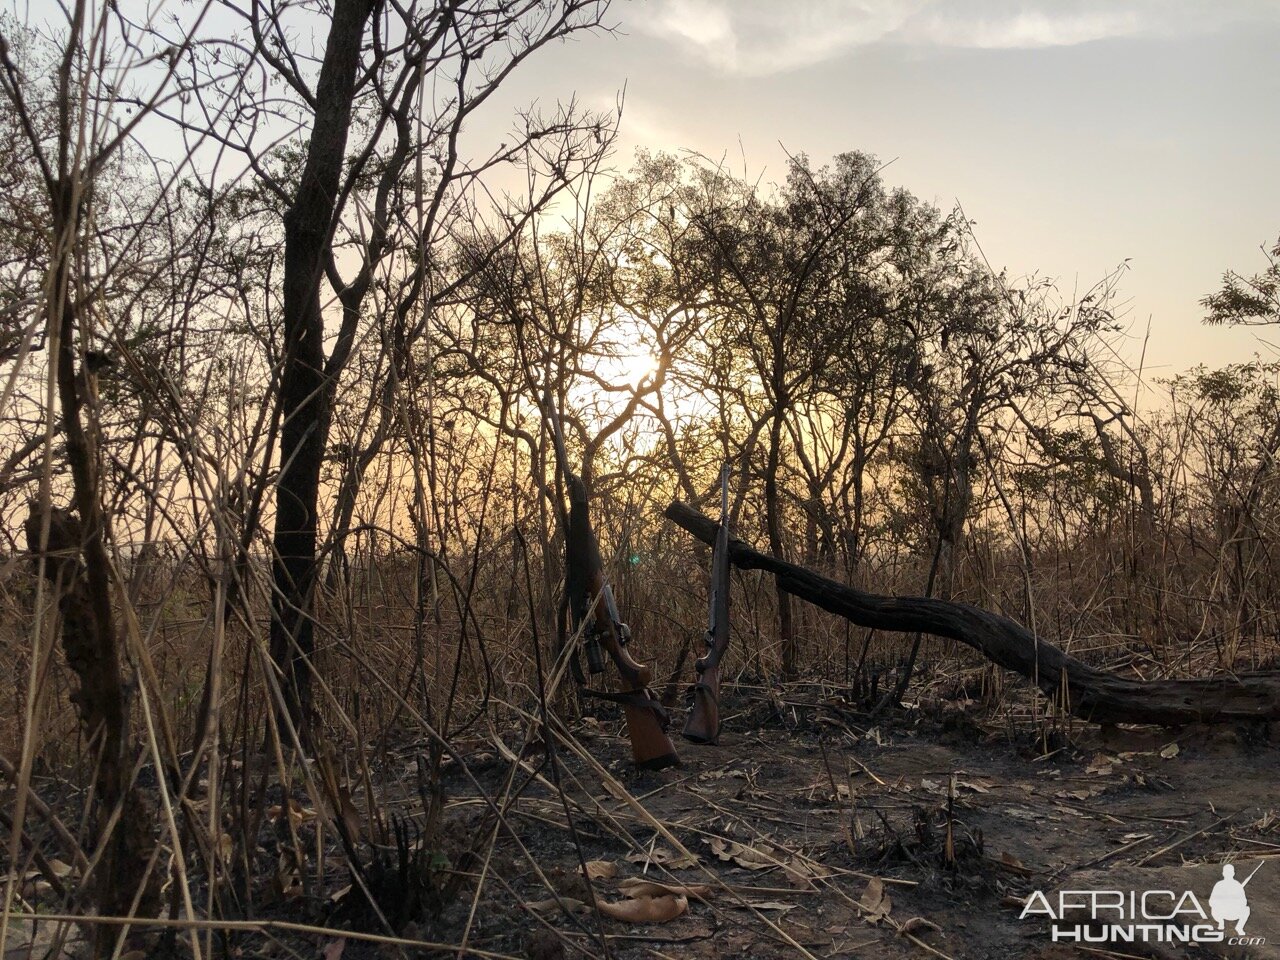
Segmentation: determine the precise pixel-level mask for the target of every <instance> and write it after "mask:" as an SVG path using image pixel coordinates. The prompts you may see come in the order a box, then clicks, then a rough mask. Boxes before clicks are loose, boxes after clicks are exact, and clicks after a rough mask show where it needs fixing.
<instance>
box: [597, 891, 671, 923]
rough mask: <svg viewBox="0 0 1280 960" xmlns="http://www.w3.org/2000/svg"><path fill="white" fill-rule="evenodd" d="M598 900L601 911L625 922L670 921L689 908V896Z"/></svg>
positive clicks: (607, 915)
mask: <svg viewBox="0 0 1280 960" xmlns="http://www.w3.org/2000/svg"><path fill="white" fill-rule="evenodd" d="M597 902H598V903H599V905H600V912H601V913H603V914H604V915H605V916H606V917H612V918H613V919H614V920H621V921H622V922H623V923H668V922H669V921H671V920H674V919H675V918H676V917H678V916H680V915H681V914H683V913H685V912H686V911H687V910H688V909H689V900H688V898H687V897H683V896H674V895H668V896H663V897H641V898H640V899H638V900H621V901H619V902H617V903H606V902H605V901H603V900H600V901H597Z"/></svg>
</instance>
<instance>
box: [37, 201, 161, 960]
mask: <svg viewBox="0 0 1280 960" xmlns="http://www.w3.org/2000/svg"><path fill="white" fill-rule="evenodd" d="M78 186H79V185H78V184H77V183H76V182H75V180H74V178H73V177H72V176H65V177H63V179H62V180H61V182H60V183H58V184H57V187H58V189H57V190H56V192H55V193H54V196H53V198H52V200H53V203H52V208H53V225H52V226H53V231H52V235H53V238H54V240H53V242H54V251H53V259H54V265H53V271H54V273H53V278H52V285H51V296H50V300H49V304H48V310H49V320H48V322H49V326H50V328H51V331H52V332H55V333H56V339H55V338H54V337H51V340H53V341H55V342H56V343H57V351H56V353H55V354H54V356H53V358H52V360H53V363H54V364H55V367H56V370H55V373H56V380H57V387H58V400H59V404H60V406H61V408H62V429H63V433H64V435H65V437H66V450H67V462H68V464H69V465H70V467H71V479H72V496H73V502H74V505H75V509H76V513H78V515H79V518H78V519H77V518H76V517H75V516H73V515H72V514H70V513H69V512H67V511H65V510H58V509H54V508H48V513H49V515H48V521H47V522H48V534H47V539H46V536H45V523H46V520H45V515H44V511H43V510H42V509H37V508H35V507H33V509H32V512H31V515H30V516H29V517H28V519H27V530H26V532H27V545H28V548H29V549H30V550H31V552H32V554H33V556H35V557H36V558H37V563H39V562H40V561H41V559H43V564H44V566H43V569H44V575H45V577H46V578H47V579H48V580H50V581H51V582H52V583H53V585H54V591H55V595H56V596H57V597H58V601H59V609H60V611H61V614H62V643H63V649H64V651H65V653H66V656H67V662H68V664H69V665H70V666H71V669H72V670H73V671H75V673H76V677H77V679H78V680H79V683H80V686H79V689H78V690H77V691H76V692H75V693H74V694H73V695H72V698H71V699H72V702H73V703H74V704H75V707H76V711H77V713H78V714H79V717H80V725H81V728H82V730H83V731H84V735H85V740H86V742H87V744H88V748H89V754H90V756H92V757H94V758H95V761H96V767H95V770H96V773H95V782H94V786H95V790H96V793H97V799H98V808H97V814H96V830H97V832H98V833H99V839H101V834H102V833H103V832H104V831H105V830H106V829H107V825H108V823H109V822H110V820H111V818H112V816H113V814H114V813H115V810H116V808H120V810H121V815H120V820H119V823H118V824H117V826H116V828H115V829H114V831H113V833H112V835H111V839H110V842H109V843H108V844H107V845H106V847H105V848H104V854H103V860H102V863H101V864H100V865H99V867H98V870H97V902H98V909H99V911H100V912H101V913H103V914H105V915H109V916H124V915H127V914H129V913H131V912H133V902H134V898H135V896H138V898H139V899H138V907H137V912H138V913H140V914H141V915H147V914H154V910H155V906H156V902H157V897H156V889H157V885H156V883H155V880H154V877H153V878H151V879H149V880H146V881H144V877H145V876H146V872H147V864H148V861H149V859H150V855H151V850H152V847H153V844H154V841H153V838H152V835H151V831H150V827H149V824H150V823H152V822H153V821H154V816H153V815H152V814H151V813H149V812H148V810H147V804H146V801H145V799H144V798H143V796H142V794H141V793H140V792H139V791H138V790H137V789H136V788H135V787H134V785H133V778H132V774H133V757H134V753H135V746H134V744H133V741H132V738H131V736H130V732H129V704H128V699H127V697H126V694H125V682H124V674H123V671H122V668H121V662H120V659H121V650H120V639H119V635H118V633H117V632H116V625H115V617H114V615H113V612H112V609H111V584H110V580H109V577H108V570H109V569H110V560H109V558H108V556H107V549H106V518H105V517H104V516H103V512H102V503H101V491H100V489H99V476H98V449H97V446H98V444H97V435H96V430H95V428H94V425H93V423H94V421H93V411H92V409H90V410H89V424H88V425H86V424H85V423H84V421H83V419H82V412H83V411H84V408H85V406H86V402H87V401H89V400H90V397H89V396H88V393H89V386H90V382H89V377H91V376H92V375H91V374H89V373H87V372H85V371H84V370H83V369H82V368H80V365H79V364H77V362H76V361H77V358H78V355H79V354H78V347H77V340H76V327H77V322H76V321H77V317H76V298H75V289H74V288H75V285H74V284H73V282H72V268H73V263H74V258H75V255H76V243H75V237H76V236H77V234H78V231H79V226H80V217H81V214H82V213H83V211H82V210H81V209H80V208H81V203H82V200H81V196H80V191H79V189H78ZM80 333H81V336H83V335H84V331H83V330H81V331H80ZM45 506H47V505H45ZM140 888H141V889H140ZM115 936H116V931H115V930H114V928H111V927H99V928H98V930H97V933H96V935H95V947H94V950H95V955H96V956H105V955H109V954H110V953H111V951H112V947H113V944H114V941H115Z"/></svg>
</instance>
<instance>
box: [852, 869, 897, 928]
mask: <svg viewBox="0 0 1280 960" xmlns="http://www.w3.org/2000/svg"><path fill="white" fill-rule="evenodd" d="M858 906H859V907H861V908H862V910H863V916H862V919H864V920H866V921H867V923H870V924H876V923H879V922H880V921H881V920H883V919H885V918H886V917H887V916H889V911H891V910H892V909H893V900H892V899H891V898H890V897H889V894H888V892H887V891H886V890H885V888H884V883H883V882H882V881H881V880H880V878H879V877H872V878H871V879H870V880H868V881H867V886H866V889H864V890H863V891H862V896H861V897H859V898H858Z"/></svg>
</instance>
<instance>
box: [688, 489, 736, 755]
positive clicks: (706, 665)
mask: <svg viewBox="0 0 1280 960" xmlns="http://www.w3.org/2000/svg"><path fill="white" fill-rule="evenodd" d="M709 605H710V616H709V618H708V622H707V633H706V642H707V653H706V655H705V656H702V657H699V658H698V660H697V662H696V663H694V669H695V670H697V671H698V679H697V682H696V683H694V685H693V709H691V710H690V711H689V719H688V720H687V721H685V725H684V738H685V739H686V740H692V741H693V742H694V743H716V742H717V741H718V740H719V738H720V661H721V660H723V659H724V654H725V651H726V650H727V649H728V648H729V467H728V465H726V466H725V467H724V468H723V469H722V470H721V471H720V526H719V528H718V529H717V530H716V542H715V547H714V548H713V549H712V552H711V598H710V604H709Z"/></svg>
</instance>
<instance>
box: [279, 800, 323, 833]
mask: <svg viewBox="0 0 1280 960" xmlns="http://www.w3.org/2000/svg"><path fill="white" fill-rule="evenodd" d="M283 813H284V807H282V806H281V805H280V804H278V803H275V804H272V805H271V806H269V807H267V819H268V820H270V821H271V822H272V823H275V822H276V821H277V820H279V819H280V817H281V815H282V814H283ZM315 816H316V812H315V811H314V810H312V809H310V808H308V807H304V806H303V805H302V804H300V803H299V802H298V801H297V800H295V799H293V797H290V798H289V821H290V822H291V823H292V824H293V825H294V826H295V827H297V826H299V825H300V824H303V823H306V822H307V821H308V820H314V819H315Z"/></svg>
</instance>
